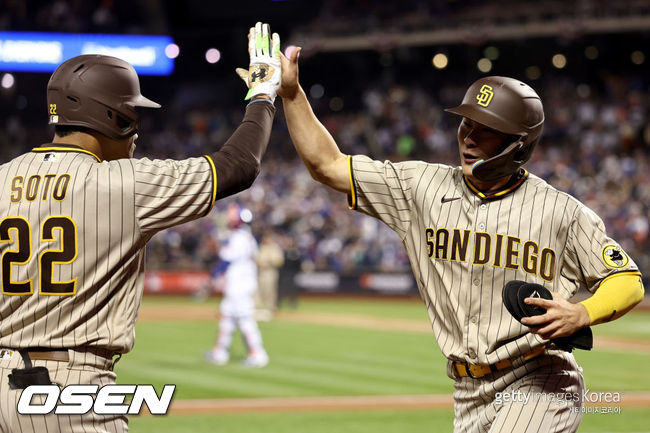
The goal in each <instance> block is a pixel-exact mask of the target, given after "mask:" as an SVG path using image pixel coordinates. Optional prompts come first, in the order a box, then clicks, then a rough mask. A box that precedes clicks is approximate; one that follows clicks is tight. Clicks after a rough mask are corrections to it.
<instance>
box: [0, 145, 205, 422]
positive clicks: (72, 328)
mask: <svg viewBox="0 0 650 433" xmlns="http://www.w3.org/2000/svg"><path fill="white" fill-rule="evenodd" d="M215 198H216V173H215V169H214V164H213V162H212V160H211V159H210V157H207V156H206V157H200V158H189V159H186V160H180V161H179V160H164V161H163V160H154V161H152V160H149V159H120V160H115V161H100V160H99V159H98V158H97V157H96V156H95V155H93V154H92V153H90V152H88V151H86V150H83V149H81V148H78V147H76V146H72V145H60V144H57V145H44V146H42V147H40V148H36V149H34V150H33V151H32V152H28V153H26V154H24V155H22V156H19V157H17V158H16V159H14V160H12V161H10V162H8V163H6V164H3V165H1V166H0V241H1V242H0V252H1V253H2V256H1V260H2V263H1V264H0V266H1V268H0V269H1V271H2V295H1V296H0V348H12V349H18V348H29V347H46V348H67V349H73V348H88V347H91V348H98V349H104V350H106V351H108V352H110V353H126V352H128V351H130V350H131V349H132V347H133V344H134V337H135V329H134V327H135V321H136V318H137V315H138V310H139V307H140V301H141V299H142V287H143V278H144V258H145V256H144V246H145V244H146V242H147V241H148V240H149V239H150V238H151V237H152V236H153V235H154V234H155V233H156V232H158V231H160V230H162V229H165V228H167V227H170V226H173V225H177V224H181V223H184V222H187V221H190V220H192V219H196V218H198V217H201V216H203V215H205V214H207V212H209V211H210V209H211V208H212V206H213V204H214V201H215ZM70 355H71V356H70V358H71V359H70V362H69V364H68V365H66V364H65V363H61V362H52V361H34V364H35V365H47V366H48V367H49V368H50V375H51V377H52V379H53V381H55V382H56V381H57V380H58V381H60V382H67V383H91V384H92V383H98V384H106V383H110V382H111V380H112V381H114V379H115V378H114V375H113V373H112V372H111V371H110V370H108V371H107V368H108V369H110V365H106V364H105V362H104V361H103V360H102V358H100V357H94V356H93V355H90V354H89V353H87V352H74V351H72V350H71V351H70ZM17 367H19V368H22V360H21V358H20V355H19V354H18V353H17V352H14V354H13V356H12V357H11V359H6V360H0V372H1V375H0V380H1V383H0V431H11V432H16V431H38V432H41V431H46V430H45V429H44V428H42V425H41V428H36V427H32V422H33V421H30V420H29V419H27V420H22V421H21V420H20V419H19V418H17V416H16V412H15V407H16V406H15V401H16V399H17V398H18V397H17V396H19V393H20V390H18V391H15V390H9V389H8V386H7V374H8V373H10V371H11V370H10V368H17ZM66 367H67V368H66ZM77 369H78V370H79V371H78V372H76V373H75V372H74V371H71V370H77ZM81 370H84V371H81ZM77 373H78V374H77ZM89 374H90V377H89V376H88V375H89ZM78 375H81V376H80V377H77V376H78ZM77 380H83V381H82V382H77ZM68 381H69V382H68ZM87 416H88V417H90V416H91V415H87ZM39 422H40V421H39ZM43 422H45V421H43ZM47 422H48V424H47V426H48V427H47V431H50V432H51V431H58V430H57V429H59V428H60V429H61V430H63V431H68V430H69V429H71V427H70V422H71V421H70V420H68V419H66V417H58V418H57V417H50V418H49V421H47ZM57 423H60V424H57ZM96 423H97V420H95V421H92V422H89V423H88V424H87V425H88V426H90V427H88V428H89V429H90V431H95V430H92V425H94V424H96ZM101 425H102V424H101V420H100V424H99V426H100V428H105V429H107V430H106V431H116V432H118V431H125V430H126V428H127V425H126V418H120V417H118V419H117V420H106V423H105V425H104V426H103V427H101ZM75 431H78V430H75ZM102 431H104V430H102Z"/></svg>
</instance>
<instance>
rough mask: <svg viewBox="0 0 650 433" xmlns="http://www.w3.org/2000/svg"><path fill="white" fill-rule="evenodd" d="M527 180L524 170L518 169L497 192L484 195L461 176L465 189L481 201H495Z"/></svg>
mask: <svg viewBox="0 0 650 433" xmlns="http://www.w3.org/2000/svg"><path fill="white" fill-rule="evenodd" d="M527 178H528V171H527V170H526V169H525V168H520V169H519V171H517V173H515V174H514V175H513V176H512V177H511V178H510V180H509V181H508V183H506V184H505V185H503V187H501V188H500V189H499V190H497V191H493V192H491V193H490V194H485V193H484V192H482V191H481V190H479V189H478V188H477V187H476V186H474V184H472V182H471V181H470V180H469V179H468V178H467V176H463V179H464V180H465V184H466V185H467V187H468V188H469V189H470V191H472V192H473V193H474V194H475V195H477V196H479V197H480V198H482V199H483V200H496V199H498V198H501V197H503V196H505V195H507V194H510V193H511V192H513V191H514V190H516V189H517V188H519V187H520V186H521V184H522V183H524V181H525V180H526V179H527Z"/></svg>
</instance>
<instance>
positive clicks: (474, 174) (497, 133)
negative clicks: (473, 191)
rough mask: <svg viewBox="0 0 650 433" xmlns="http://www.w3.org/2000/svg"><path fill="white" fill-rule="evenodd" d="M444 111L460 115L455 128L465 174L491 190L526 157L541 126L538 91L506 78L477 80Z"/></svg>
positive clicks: (514, 170)
mask: <svg viewBox="0 0 650 433" xmlns="http://www.w3.org/2000/svg"><path fill="white" fill-rule="evenodd" d="M445 111H447V112H450V113H454V114H458V115H460V116H463V120H462V121H461V124H460V126H459V128H458V144H459V147H460V154H461V165H462V167H463V173H464V174H465V176H467V177H468V178H470V179H471V180H472V181H474V182H475V183H480V184H482V185H477V186H487V187H492V188H494V187H495V186H499V185H498V184H499V183H500V182H503V181H504V178H507V177H509V176H511V175H513V174H515V173H516V172H517V171H518V170H519V167H521V166H522V165H523V164H525V163H526V162H527V161H528V160H529V159H530V157H531V155H532V154H533V150H534V149H535V145H536V144H537V143H538V142H539V140H540V137H541V135H542V129H543V127H544V109H543V106H542V101H541V100H540V98H539V96H538V95H537V93H536V92H535V91H534V90H533V89H532V88H531V87H530V86H528V85H527V84H525V83H523V82H521V81H519V80H515V79H514V78H509V77H497V76H492V77H484V78H481V79H479V80H477V81H476V82H474V83H473V84H472V85H471V86H470V87H469V88H468V89H467V92H466V93H465V96H464V98H463V101H462V102H461V104H460V105H459V106H457V107H454V108H448V109H446V110H445ZM505 181H507V179H506V180H505Z"/></svg>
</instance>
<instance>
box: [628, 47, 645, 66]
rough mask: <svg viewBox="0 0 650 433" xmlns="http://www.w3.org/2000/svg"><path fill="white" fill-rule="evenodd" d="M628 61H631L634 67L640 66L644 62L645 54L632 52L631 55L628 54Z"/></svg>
mask: <svg viewBox="0 0 650 433" xmlns="http://www.w3.org/2000/svg"><path fill="white" fill-rule="evenodd" d="M630 60H632V63H634V64H635V65H641V64H643V62H645V54H643V51H638V50H637V51H633V52H632V54H630Z"/></svg>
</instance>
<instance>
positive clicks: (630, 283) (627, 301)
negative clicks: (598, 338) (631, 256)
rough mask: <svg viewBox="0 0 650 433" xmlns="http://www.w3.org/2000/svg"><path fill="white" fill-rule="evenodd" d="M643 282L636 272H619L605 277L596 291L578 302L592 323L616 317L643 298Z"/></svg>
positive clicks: (607, 320)
mask: <svg viewBox="0 0 650 433" xmlns="http://www.w3.org/2000/svg"><path fill="white" fill-rule="evenodd" d="M643 293H644V289H643V282H642V281H641V275H640V274H638V273H636V272H635V273H620V274H614V275H612V276H610V277H609V278H606V279H605V280H603V282H602V283H601V285H600V287H599V288H598V290H596V293H594V295H593V296H591V297H590V298H588V299H585V300H584V301H582V302H580V303H581V304H582V305H583V306H584V307H585V308H586V309H587V313H589V319H590V321H591V324H592V325H596V324H598V323H603V322H609V321H611V320H615V319H618V318H619V317H621V316H623V315H624V314H625V313H627V312H628V311H630V310H631V309H632V308H634V306H635V305H636V304H638V303H639V302H641V300H642V299H643Z"/></svg>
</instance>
